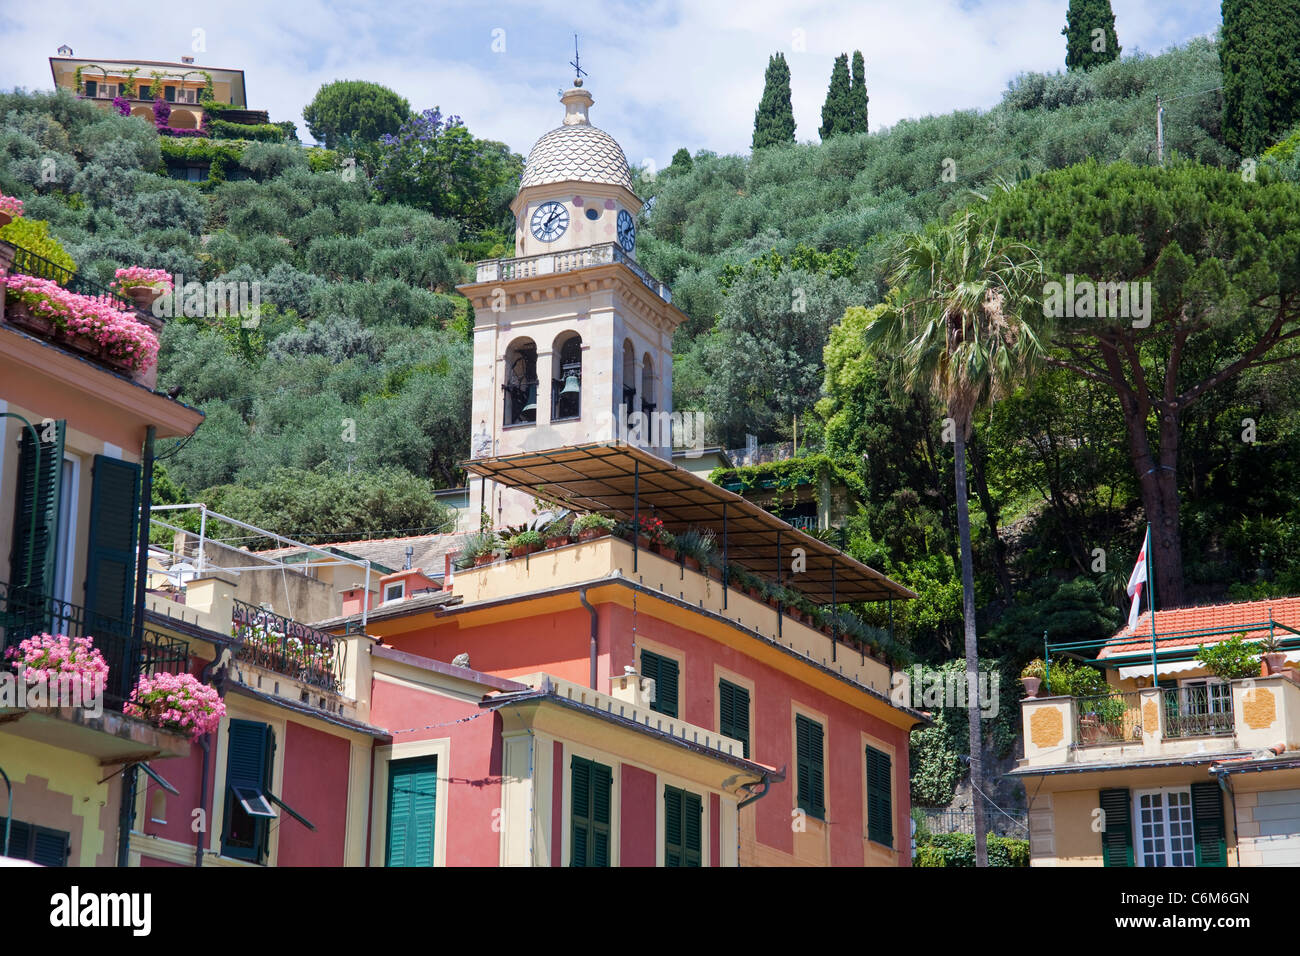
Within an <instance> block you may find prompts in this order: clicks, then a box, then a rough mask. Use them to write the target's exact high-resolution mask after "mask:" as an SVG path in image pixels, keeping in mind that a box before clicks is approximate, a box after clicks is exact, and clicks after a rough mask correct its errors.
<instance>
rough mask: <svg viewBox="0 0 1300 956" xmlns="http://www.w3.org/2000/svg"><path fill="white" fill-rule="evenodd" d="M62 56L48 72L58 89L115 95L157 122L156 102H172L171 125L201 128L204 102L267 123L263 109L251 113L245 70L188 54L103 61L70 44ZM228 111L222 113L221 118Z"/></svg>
mask: <svg viewBox="0 0 1300 956" xmlns="http://www.w3.org/2000/svg"><path fill="white" fill-rule="evenodd" d="M65 50H66V51H67V54H66V55H64V54H63V53H62V52H60V55H59V56H52V57H50V75H51V76H52V77H53V79H54V85H55V87H57V88H59V89H64V90H68V91H70V92H72V93H75V94H77V95H78V96H84V97H86V98H87V99H89V100H93V101H95V102H97V103H99V104H101V105H103V106H104V107H106V108H107V107H108V106H110V105H111V104H112V102H113V100H114V98H115V97H118V96H120V97H122V98H123V99H125V100H126V101H127V102H128V103H129V104H130V106H131V115H132V116H139V117H141V118H142V119H144V120H146V121H148V122H149V123H151V124H152V123H153V121H154V112H153V103H154V100H157V99H162V100H165V101H167V102H168V103H169V104H171V107H172V110H171V115H170V116H169V117H168V119H167V124H168V125H169V126H171V127H173V128H175V129H199V128H200V127H201V126H202V125H203V115H204V101H205V100H210V101H212V102H215V103H221V104H228V105H230V106H233V107H236V108H237V109H238V110H239V111H241V112H245V111H246V112H252V113H256V114H258V115H257V116H255V117H247V116H237V117H231V119H234V120H237V121H238V122H262V123H265V122H266V121H267V117H266V114H265V111H264V110H263V111H257V110H254V111H248V96H247V92H246V89H245V85H244V71H243V70H233V69H227V68H222V67H210V66H204V65H201V64H196V63H194V62H193V59H194V58H193V57H184V58H182V62H180V63H174V62H168V61H160V60H105V59H87V58H85V57H76V56H73V55H72V51H71V50H69V49H68V48H67V47H60V51H65ZM155 87H156V89H155ZM224 116H225V111H223V117H224Z"/></svg>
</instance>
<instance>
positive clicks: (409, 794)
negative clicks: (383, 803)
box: [384, 757, 438, 866]
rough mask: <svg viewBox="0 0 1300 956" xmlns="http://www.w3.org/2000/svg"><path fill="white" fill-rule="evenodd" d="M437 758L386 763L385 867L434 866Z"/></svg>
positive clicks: (420, 758)
mask: <svg viewBox="0 0 1300 956" xmlns="http://www.w3.org/2000/svg"><path fill="white" fill-rule="evenodd" d="M437 797H438V758H437V757H419V758H415V759H412V760H394V761H393V762H392V763H390V764H389V765H388V848H387V851H386V852H385V855H384V866H433V859H434V854H433V847H434V839H435V835H436V822H437V803H438V801H437Z"/></svg>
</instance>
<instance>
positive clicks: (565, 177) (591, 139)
mask: <svg viewBox="0 0 1300 956" xmlns="http://www.w3.org/2000/svg"><path fill="white" fill-rule="evenodd" d="M563 182H581V183H604V184H606V185H610V186H622V187H623V188H624V189H626V190H628V191H629V192H634V191H635V190H633V189H632V175H631V173H630V172H629V170H628V165H627V157H626V156H624V155H623V148H622V147H621V146H619V145H618V141H617V140H615V139H614V137H613V136H610V135H609V134H608V133H606V132H605V131H604V130H602V129H597V128H596V127H595V126H592V125H591V124H590V123H577V124H574V125H572V126H558V127H556V128H555V129H553V130H551V131H550V132H549V133H546V134H544V135H543V136H542V138H541V139H539V140H538V141H537V142H536V143H535V144H534V145H533V148H532V150H531V151H530V152H529V153H528V160H527V162H526V163H525V164H524V175H523V179H522V180H520V183H519V188H520V189H523V188H525V187H527V186H541V185H545V184H547V183H563Z"/></svg>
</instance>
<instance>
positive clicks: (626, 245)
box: [618, 209, 636, 252]
mask: <svg viewBox="0 0 1300 956" xmlns="http://www.w3.org/2000/svg"><path fill="white" fill-rule="evenodd" d="M618 244H619V245H620V246H622V247H623V249H624V250H625V251H627V252H631V251H632V250H633V249H635V248H636V223H635V222H633V221H632V214H631V213H630V212H628V211H627V210H626V209H620V210H619V211H618Z"/></svg>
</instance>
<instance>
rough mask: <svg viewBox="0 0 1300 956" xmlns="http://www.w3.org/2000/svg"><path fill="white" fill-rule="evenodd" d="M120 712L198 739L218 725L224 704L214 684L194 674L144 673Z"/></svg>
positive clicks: (223, 713) (224, 713)
mask: <svg viewBox="0 0 1300 956" xmlns="http://www.w3.org/2000/svg"><path fill="white" fill-rule="evenodd" d="M122 712H123V713H125V714H126V715H127V716H128V717H139V718H141V719H143V720H148V721H149V722H150V723H152V724H153V725H154V726H156V727H159V728H161V729H162V730H171V731H175V732H176V733H182V734H188V735H189V737H190V739H191V740H198V739H199V738H200V737H202V736H203V735H204V734H210V733H212V731H214V730H216V729H217V727H218V725H220V723H221V718H222V717H224V716H225V715H226V705H225V703H224V702H223V701H222V700H221V695H219V694H218V693H217V691H216V688H213V687H209V686H208V685H207V684H204V683H203V682H202V681H200V680H199V679H198V678H197V677H195V676H194V675H193V674H153V675H152V676H151V675H149V674H144V675H142V676H141V677H140V681H139V683H137V684H136V685H135V689H134V690H133V691H131V697H130V698H129V699H128V700H127V702H126V704H125V705H123V707H122Z"/></svg>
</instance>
